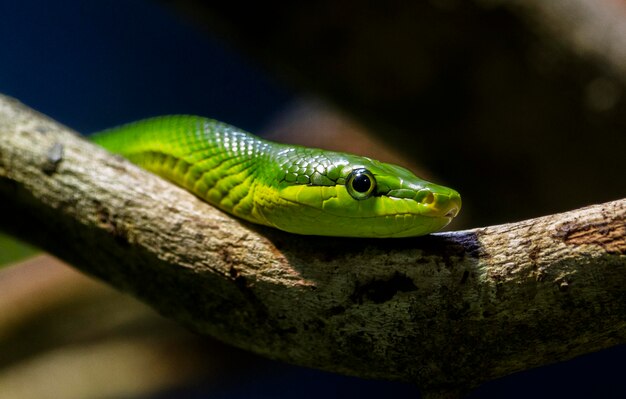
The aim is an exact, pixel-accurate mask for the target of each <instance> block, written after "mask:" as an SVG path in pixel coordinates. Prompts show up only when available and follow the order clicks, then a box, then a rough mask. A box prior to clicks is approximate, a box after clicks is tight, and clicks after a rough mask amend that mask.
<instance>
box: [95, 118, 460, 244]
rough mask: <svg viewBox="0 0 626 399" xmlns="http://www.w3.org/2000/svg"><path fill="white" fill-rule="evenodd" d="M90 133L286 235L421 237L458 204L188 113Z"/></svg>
mask: <svg viewBox="0 0 626 399" xmlns="http://www.w3.org/2000/svg"><path fill="white" fill-rule="evenodd" d="M92 139H93V140H94V141H95V142H96V143H98V144H100V145H101V146H103V147H105V148H107V149H108V150H109V151H111V152H114V153H118V154H121V155H123V156H125V157H126V158H128V159H129V160H130V161H132V162H134V163H136V164H138V165H139V166H141V167H143V168H145V169H147V170H149V171H151V172H154V173H156V174H158V175H160V176H162V177H164V178H166V179H168V180H170V181H172V182H174V183H176V184H178V185H179V186H182V187H184V188H185V189H187V190H189V191H191V192H192V193H194V194H195V195H197V196H198V197H200V198H202V199H203V200H205V201H207V202H209V203H211V204H213V205H215V206H217V207H219V208H220V209H222V210H224V211H226V212H228V213H231V214H233V215H235V216H238V217H240V218H243V219H246V220H249V221H251V222H254V223H260V224H264V225H268V226H273V227H276V228H279V229H281V230H285V231H288V232H292V233H298V234H312V235H327V236H348V237H405V236H415V235H423V234H428V233H431V232H433V231H437V230H439V229H441V228H442V227H444V226H446V225H447V224H448V223H449V222H450V221H451V220H452V218H453V217H455V216H456V215H457V213H458V211H459V210H460V208H461V198H460V196H459V194H458V193H457V192H456V191H454V190H452V189H449V188H446V187H443V186H439V185H436V184H433V183H429V182H426V181H424V180H422V179H420V178H418V177H416V176H415V175H414V174H413V173H411V172H410V171H408V170H406V169H404V168H401V167H399V166H396V165H391V164H386V163H382V162H379V161H376V160H372V159H369V158H366V157H360V156H356V155H352V154H346V153H340V152H332V151H325V150H320V149H315V148H307V147H301V146H294V145H285V144H279V143H273V142H270V141H267V140H262V139H260V138H258V137H255V136H253V135H251V134H249V133H245V132H243V131H241V130H239V129H237V128H235V127H233V126H230V125H227V124H224V123H221V122H218V121H215V120H212V119H207V118H202V117H197V116H182V115H181V116H164V117H158V118H152V119H147V120H143V121H139V122H135V123H131V124H127V125H123V126H120V127H117V128H113V129H109V130H106V131H104V132H101V133H98V134H96V135H94V136H92Z"/></svg>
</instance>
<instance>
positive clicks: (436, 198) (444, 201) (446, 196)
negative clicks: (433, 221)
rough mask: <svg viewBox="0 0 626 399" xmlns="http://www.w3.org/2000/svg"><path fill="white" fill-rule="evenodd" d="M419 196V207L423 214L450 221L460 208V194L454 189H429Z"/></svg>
mask: <svg viewBox="0 0 626 399" xmlns="http://www.w3.org/2000/svg"><path fill="white" fill-rule="evenodd" d="M422 191H426V190H422ZM421 197H422V200H421V201H420V208H421V209H422V212H421V214H422V215H423V216H430V217H438V218H447V219H449V220H450V221H451V220H452V219H453V218H455V217H456V215H458V214H459V211H460V210H461V196H460V195H459V193H457V192H456V191H454V190H449V189H448V190H446V191H445V192H431V191H429V192H428V193H427V194H425V195H422V196H421Z"/></svg>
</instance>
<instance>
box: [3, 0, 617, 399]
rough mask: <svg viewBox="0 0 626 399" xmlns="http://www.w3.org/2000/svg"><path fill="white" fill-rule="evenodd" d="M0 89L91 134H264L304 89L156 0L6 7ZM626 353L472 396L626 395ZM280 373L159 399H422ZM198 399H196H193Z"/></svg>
mask: <svg viewBox="0 0 626 399" xmlns="http://www.w3.org/2000/svg"><path fill="white" fill-rule="evenodd" d="M0 92H2V93H4V94H8V95H11V96H14V97H16V98H18V99H19V100H21V101H22V102H25V103H26V104H28V105H30V106H31V107H33V108H35V109H37V110H39V111H41V112H43V113H45V114H47V115H49V116H51V117H53V118H54V119H56V120H58V121H60V122H62V123H64V124H66V125H68V126H70V127H72V128H74V129H76V130H78V131H80V132H84V133H87V132H92V131H97V130H100V129H103V128H106V127H110V126H113V125H117V124H120V123H124V122H128V121H132V120H136V119H140V118H144V117H148V116H154V115H161V114H171V113H192V114H200V115H204V116H209V117H213V118H216V119H219V120H223V121H225V122H229V123H232V124H233V125H236V126H239V127H241V128H244V129H246V130H249V131H253V132H255V131H257V132H258V131H259V130H261V129H262V128H263V127H264V126H265V125H266V124H267V122H269V121H270V120H271V119H272V117H273V116H274V115H276V114H277V113H278V112H280V111H281V109H282V108H283V107H284V105H286V104H287V103H289V101H290V100H291V99H292V97H293V96H294V92H293V91H292V90H291V89H289V88H287V87H284V86H281V84H280V83H279V82H277V81H275V80H273V79H271V78H269V77H268V76H267V75H266V74H264V73H263V71H261V70H260V69H259V68H258V67H257V66H254V65H252V64H251V63H250V62H249V61H248V60H247V59H245V58H244V57H243V56H241V55H239V54H237V53H236V52H234V51H232V50H230V49H229V48H228V47H227V46H226V45H224V44H223V43H221V42H219V41H218V40H216V39H212V38H210V37H208V36H207V35H206V34H205V33H203V32H200V31H199V30H197V29H195V28H194V27H193V26H190V25H189V24H187V22H186V21H185V20H183V19H180V18H178V17H177V16H176V15H175V14H174V13H172V12H171V10H169V9H167V8H163V7H162V6H159V5H157V4H155V3H152V2H148V1H128V2H105V1H89V2H77V1H49V2H48V1H33V0H30V1H4V0H0ZM624 358H626V347H624V346H622V347H619V348H614V349H612V350H610V351H605V352H601V353H597V354H593V355H588V356H585V357H582V358H579V359H577V360H575V361H571V362H568V363H565V364H561V365H556V366H549V367H544V368H542V369H539V370H531V371H528V372H524V373H519V374H516V375H514V376H511V377H508V378H505V379H502V380H499V381H495V382H492V383H490V384H487V385H486V386H484V387H483V388H481V389H480V390H478V391H477V392H475V393H474V394H472V395H471V397H472V398H479V397H480V398H502V397H507V398H528V397H532V398H554V397H570V398H583V397H584V398H588V397H596V398H597V397H602V398H624V397H626V384H625V383H624V382H623V378H624V375H625V369H626V368H625V367H624V365H623V359H624ZM267 365H268V367H269V368H273V370H274V372H272V373H270V374H269V375H268V374H266V373H262V375H258V376H257V377H255V376H254V375H249V376H248V377H246V379H245V380H244V381H241V380H240V381H238V382H237V383H236V384H231V383H224V384H223V385H220V386H213V385H212V386H200V387H194V388H190V389H188V390H186V391H184V392H181V391H177V392H165V393H163V394H162V395H159V397H162V398H173V397H190V396H191V397H194V398H201V397H212V398H243V397H245V398H251V397H254V398H266V397H267V398H275V397H282V398H292V397H293V398H314V397H325V398H335V397H337V398H339V397H341V398H345V397H359V398H362V399H365V398H379V397H383V396H384V397H397V396H407V397H416V395H417V393H416V392H417V391H416V388H415V387H413V386H411V385H408V384H399V383H388V382H376V381H365V380H361V379H357V378H351V377H343V376H338V375H333V374H329V373H324V372H320V371H315V370H308V369H303V368H299V367H292V366H287V365H284V364H282V363H278V362H270V361H267ZM192 395H193V396H192Z"/></svg>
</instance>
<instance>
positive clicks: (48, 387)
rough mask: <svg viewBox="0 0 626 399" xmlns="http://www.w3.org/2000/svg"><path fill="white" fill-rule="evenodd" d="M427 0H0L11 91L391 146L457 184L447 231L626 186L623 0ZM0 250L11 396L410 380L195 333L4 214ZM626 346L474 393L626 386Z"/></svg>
mask: <svg viewBox="0 0 626 399" xmlns="http://www.w3.org/2000/svg"><path fill="white" fill-rule="evenodd" d="M414 3H415V4H405V3H402V2H398V3H396V2H390V3H386V4H385V5H382V3H381V4H379V5H374V4H361V3H357V2H352V1H345V2H341V4H335V3H334V2H330V1H329V2H324V1H322V2H317V3H316V5H315V6H313V5H301V4H297V3H296V2H294V3H293V4H282V5H281V6H279V7H271V3H267V2H263V3H258V4H256V5H254V4H253V5H249V4H243V3H239V2H236V1H230V2H224V3H223V4H212V5H210V6H209V5H204V3H203V2H199V1H192V0H188V1H162V2H156V1H139V0H133V1H127V2H110V1H89V2H78V1H55V2H45V1H35V0H23V1H20V2H11V1H7V0H4V1H3V0H0V92H1V93H3V94H7V95H10V96H13V97H15V98H17V99H19V100H20V101H22V102H24V103H26V104H27V105H29V106H30V107H32V108H34V109H36V110H38V111H40V112H42V113H44V114H46V115H49V116H50V117H52V118H54V119H56V120H58V121H59V122H61V123H63V124H65V125H67V126H69V127H71V128H73V129H75V130H76V131H78V132H80V133H83V134H89V133H91V132H94V131H98V130H101V129H104V128H106V127H110V126H114V125H118V124H121V123H125V122H129V121H132V120H136V119H141V118H145V117H149V116H155V115H162V114H173V113H188V114H198V115H203V116H208V117H212V118H215V119H219V120H222V121H224V122H228V123H231V124H233V125H235V126H238V127H241V128H243V129H245V130H248V131H251V132H254V133H256V134H259V135H262V136H265V137H268V138H271V139H274V140H279V141H283V142H292V143H300V144H305V145H311V146H317V147H323V148H327V149H336V150H342V151H351V152H357V153H359V154H363V155H369V156H372V157H375V158H378V159H382V160H387V161H393V162H395V163H399V164H402V165H404V166H407V167H409V168H411V169H413V170H415V171H416V172H417V173H418V175H422V176H423V177H425V178H428V179H431V180H433V181H436V182H440V183H442V184H446V185H450V186H452V187H454V188H456V189H458V190H459V191H460V192H461V194H462V195H463V201H464V204H463V206H464V208H463V211H462V213H461V216H460V217H459V219H458V220H456V221H455V222H454V224H453V225H452V226H450V228H452V229H462V228H469V227H477V226H483V225H490V224H496V223H505V222H513V221H517V220H521V219H524V218H530V217H536V216H541V215H545V214H550V213H555V212H561V211H567V210H570V209H574V208H577V207H581V206H585V205H590V204H594V203H600V202H605V201H609V200H613V199H618V198H622V197H625V196H626V184H625V183H626V173H625V171H626V168H625V166H624V160H625V156H624V155H625V154H624V149H625V148H626V135H625V134H624V132H625V131H626V130H625V128H626V98H625V95H624V82H626V80H625V77H626V60H623V61H624V62H623V63H620V58H619V55H620V54H621V51H623V54H626V44H625V43H626V31H624V32H623V33H621V32H622V31H620V30H619V29H612V28H611V27H612V25H611V24H614V23H619V22H620V21H626V3H624V2H621V1H617V0H603V1H599V2H598V1H596V2H592V3H593V4H595V5H591V6H590V7H591V8H589V9H585V8H584V7H585V4H591V3H589V2H585V1H583V0H580V1H577V2H571V3H572V4H574V3H576V4H579V7H581V8H578V9H577V8H575V7H573V6H564V7H561V8H559V7H558V6H556V5H555V6H553V7H552V8H545V7H543V8H542V6H536V5H535V2H534V1H529V2H528V3H526V4H525V5H520V4H517V5H515V6H504V5H502V4H500V3H499V2H498V1H495V0H494V1H489V2H465V1H455V0H431V1H428V2H414ZM554 4H560V3H558V2H554ZM568 7H570V8H568ZM572 7H573V8H572ZM581 9H583V10H586V11H585V13H583V14H584V15H583V14H579V13H577V12H580V10H581ZM581 15H582V16H581ZM594 18H595V19H594ZM616 21H617V22H616ZM624 26H626V24H625V25H624ZM602 27H604V28H606V29H607V32H609V33H607V32H603V31H598V29H601V28H602ZM583 28H584V29H583ZM598 37H599V38H600V41H601V42H602V43H603V45H604V46H605V47H600V48H598V47H599V46H594V40H598ZM607 42H608V44H607ZM589 43H590V44H589ZM620 46H622V47H620ZM620 49H621V50H620ZM0 139H1V137H0ZM0 228H1V223H0ZM33 228H36V227H35V226H34V227H33ZM15 263H19V264H15ZM0 264H1V265H5V266H4V268H3V269H0V398H2V399H4V398H44V397H64V398H99V397H102V398H111V397H116V398H120V397H124V398H179V397H185V398H187V397H193V398H204V397H211V398H215V397H218V398H242V397H246V398H248V397H255V398H256V397H259V398H260V397H263V398H264V397H281V398H291V397H298V398H302V397H320V396H323V397H346V396H351V397H352V396H359V397H361V398H374V397H380V396H383V395H384V396H412V397H416V396H417V395H418V390H417V388H416V387H414V386H412V385H410V384H403V383H393V382H381V381H367V380H362V379H357V378H352V377H344V376H338V375H333V374H329V373H325V372H321V371H316V370H310V369H305V368H300V367H296V366H290V365H286V364H282V363H279V362H274V361H270V360H266V359H261V358H259V357H257V356H255V355H252V354H249V353H244V352H242V351H239V350H237V349H234V348H231V347H228V346H225V345H223V344H220V343H218V342H215V341H212V340H211V339H209V338H206V337H198V336H195V335H193V334H191V333H188V332H186V331H185V330H183V329H182V328H180V327H178V326H176V325H174V324H173V323H171V322H169V321H167V320H164V319H162V318H160V317H159V316H158V315H156V314H154V313H153V312H152V311H151V310H150V309H148V308H146V307H145V306H143V305H141V304H139V303H137V302H135V301H134V300H133V299H131V298H128V297H126V296H124V295H122V294H119V293H116V292H114V291H113V290H111V289H109V288H107V287H105V286H103V285H101V284H100V283H97V282H95V281H93V280H90V279H88V278H86V277H84V276H82V275H80V274H78V273H77V272H75V271H73V270H72V269H70V268H69V267H67V266H66V265H64V264H62V263H61V262H59V261H56V260H55V259H53V258H51V257H49V256H42V255H40V254H39V253H38V251H37V249H36V248H33V247H30V246H29V245H28V244H26V243H24V242H19V241H17V240H16V239H15V238H13V237H10V236H8V235H6V234H3V233H1V232H0ZM6 265H9V266H6ZM2 267H3V266H0V268H2ZM624 355H626V348H624V347H623V346H621V347H616V348H613V349H610V350H607V351H603V352H600V353H596V354H592V355H588V356H584V357H582V358H578V359H575V360H573V361H569V362H566V363H562V364H557V365H551V366H547V367H543V368H541V369H536V370H531V371H527V372H523V373H517V374H515V375H512V376H509V377H506V378H503V379H501V380H498V381H493V382H490V383H487V384H485V385H484V386H482V387H481V388H479V389H478V390H477V391H475V392H474V393H473V394H472V395H470V397H476V398H478V397H481V398H500V397H504V396H506V397H509V398H516V397H520V398H522V397H534V398H544V397H545V398H547V397H554V395H558V396H559V397H571V398H579V397H580V398H582V397H590V396H591V397H605V398H609V397H615V398H617V397H626V384H625V383H624V381H623V378H622V376H623V372H624V367H623V362H622V359H623V358H624Z"/></svg>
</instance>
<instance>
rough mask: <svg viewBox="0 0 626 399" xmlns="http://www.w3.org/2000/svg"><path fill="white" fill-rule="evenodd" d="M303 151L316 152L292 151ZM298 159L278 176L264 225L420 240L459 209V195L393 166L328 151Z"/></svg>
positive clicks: (359, 235)
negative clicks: (278, 179)
mask: <svg viewBox="0 0 626 399" xmlns="http://www.w3.org/2000/svg"><path fill="white" fill-rule="evenodd" d="M303 151H314V150H310V149H306V148H301V149H298V150H296V151H292V152H295V153H298V152H303ZM291 155H294V154H291ZM297 155H298V157H296V158H294V157H293V156H290V157H289V158H291V160H292V162H284V163H283V164H284V165H285V167H283V169H282V170H281V171H280V172H279V173H278V175H279V176H282V178H281V180H280V182H278V184H277V185H276V186H277V187H278V188H277V192H276V193H275V197H276V198H275V199H274V200H272V201H269V202H270V203H269V204H268V205H269V208H271V210H270V211H269V212H267V211H263V210H262V213H263V215H264V217H265V219H266V220H267V221H268V224H271V225H274V226H276V227H278V228H280V229H282V230H286V231H291V232H300V233H303V234H313V235H330V236H347V237H408V236H418V235H424V234H428V233H432V232H435V231H438V230H440V229H441V228H443V227H445V226H446V225H447V224H448V223H450V221H452V219H453V218H454V217H455V216H456V215H457V214H458V213H459V210H460V209H461V196H460V195H459V193H458V192H457V191H455V190H453V189H451V188H447V187H444V186H441V185H437V184H434V183H430V182H428V181H425V180H423V179H421V178H419V177H417V176H415V175H414V174H413V173H412V172H411V171H409V170H407V169H405V168H402V167H400V166H397V165H393V164H388V163H383V162H379V161H376V160H372V159H370V158H366V157H360V156H356V155H351V154H344V153H334V152H329V151H324V152H315V153H312V154H303V153H300V154H297ZM293 159H297V161H295V162H296V163H295V165H296V166H295V167H294V162H293ZM297 162H300V164H298V163H297Z"/></svg>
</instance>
